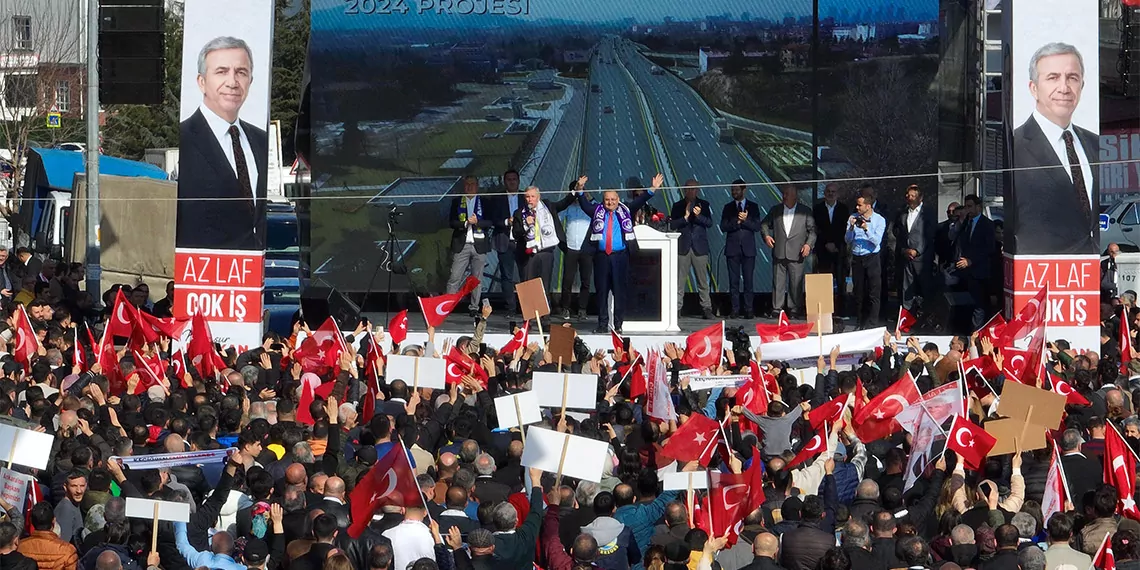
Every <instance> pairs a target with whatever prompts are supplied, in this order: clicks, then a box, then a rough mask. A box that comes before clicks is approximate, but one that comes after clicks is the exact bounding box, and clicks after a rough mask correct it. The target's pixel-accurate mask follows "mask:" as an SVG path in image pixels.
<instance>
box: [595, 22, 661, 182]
mask: <svg viewBox="0 0 1140 570" xmlns="http://www.w3.org/2000/svg"><path fill="white" fill-rule="evenodd" d="M611 61H612V62H614V63H603V62H611ZM589 82H590V84H591V86H592V85H597V86H598V88H599V89H600V92H596V93H595V92H594V91H593V90H592V87H591V88H590V89H591V91H590V92H589V93H588V94H587V101H586V128H585V132H584V135H585V145H584V147H583V148H584V151H585V154H584V155H583V163H582V166H583V170H584V172H585V174H586V175H587V176H589V177H590V181H589V182H588V183H587V184H586V186H587V188H590V189H594V188H624V187H625V182H626V180H627V179H629V178H630V177H633V176H636V177H637V178H638V179H640V180H641V182H642V184H643V185H648V184H649V182H650V180H652V178H653V176H654V175H655V174H656V173H657V172H658V170H659V169H660V166H658V165H657V162H656V159H655V157H654V155H653V147H652V145H651V144H650V142H649V126H648V124H647V123H646V121H645V119H644V117H643V116H642V112H641V106H640V105H638V103H637V98H636V96H635V93H634V91H633V86H632V85H631V84H630V82H629V78H628V76H627V75H626V74H625V72H624V71H622V68H621V66H620V65H618V64H617V63H616V61H615V53H614V50H613V47H612V44H611V42H610V41H609V40H603V41H602V42H601V43H599V44H598V46H597V55H595V57H594V59H593V61H592V62H591V64H590V81H589ZM607 106H608V107H611V108H612V109H613V111H612V112H611V113H606V112H605V108H606V107H607ZM598 198H599V197H598V196H595V199H598Z"/></svg>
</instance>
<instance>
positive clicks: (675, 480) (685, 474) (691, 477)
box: [662, 471, 709, 491]
mask: <svg viewBox="0 0 1140 570" xmlns="http://www.w3.org/2000/svg"><path fill="white" fill-rule="evenodd" d="M662 482H663V483H664V484H665V490H666V491H688V490H689V489H708V488H709V473H708V471H681V472H677V473H666V474H665V477H664V478H663V479H662Z"/></svg>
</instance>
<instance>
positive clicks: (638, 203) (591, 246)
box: [577, 192, 653, 255]
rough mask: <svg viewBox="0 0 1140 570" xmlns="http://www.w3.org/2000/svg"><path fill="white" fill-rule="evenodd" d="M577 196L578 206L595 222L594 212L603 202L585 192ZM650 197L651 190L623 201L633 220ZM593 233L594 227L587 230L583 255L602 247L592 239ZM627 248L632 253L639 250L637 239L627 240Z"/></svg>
mask: <svg viewBox="0 0 1140 570" xmlns="http://www.w3.org/2000/svg"><path fill="white" fill-rule="evenodd" d="M577 198H578V207H580V208H582V211H583V212H585V213H586V215H587V216H590V218H591V222H590V223H591V224H593V217H594V213H595V212H597V210H598V208H601V207H602V203H601V202H595V201H593V200H592V199H590V198H588V197H587V196H586V195H585V194H578V195H577ZM650 198H653V194H651V193H649V192H642V193H641V194H639V195H638V196H637V197H636V198H634V199H633V200H630V201H628V202H623V203H624V204H625V206H626V207H627V208H629V216H630V219H631V220H632V219H633V216H635V215H636V214H637V211H638V210H640V209H641V207H642V206H644V205H645V204H646V203H647V202H649V199H650ZM620 229H621V228H615V230H616V231H620ZM591 235H593V228H591V229H590V230H589V231H587V232H586V241H585V243H583V244H582V250H581V251H582V254H583V255H594V254H595V253H597V252H598V248H599V247H601V246H600V245H599V242H596V241H594V240H592V239H590V236H591ZM625 248H626V250H627V251H629V253H631V254H632V253H636V252H637V240H626V242H625Z"/></svg>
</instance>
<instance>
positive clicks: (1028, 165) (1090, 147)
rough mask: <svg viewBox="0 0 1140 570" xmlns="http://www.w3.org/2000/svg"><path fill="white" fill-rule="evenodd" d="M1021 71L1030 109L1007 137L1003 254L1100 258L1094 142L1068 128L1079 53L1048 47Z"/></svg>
mask: <svg viewBox="0 0 1140 570" xmlns="http://www.w3.org/2000/svg"><path fill="white" fill-rule="evenodd" d="M1029 69H1030V74H1029V93H1030V95H1032V96H1033V98H1034V99H1035V100H1036V101H1037V104H1036V105H1035V107H1034V109H1033V114H1032V115H1030V116H1029V117H1028V118H1027V119H1026V120H1025V122H1024V123H1022V125H1021V126H1020V127H1017V129H1016V130H1014V132H1013V168H1014V172H1013V187H1012V188H1010V189H1007V190H1006V193H1007V194H1006V196H1007V197H1006V219H1007V223H1009V229H1010V232H1009V234H1010V235H1009V238H1008V239H1006V251H1009V252H1011V253H1016V254H1019V255H1025V254H1045V255H1057V254H1070V255H1072V254H1097V253H1100V248H1099V246H1098V242H1099V239H1100V227H1099V215H1098V214H1099V211H1098V210H1099V205H1100V193H1099V192H1098V186H1097V185H1098V180H1097V179H1098V175H1099V169H1097V168H1094V167H1093V166H1092V163H1094V162H1095V161H1096V160H1097V159H1098V156H1099V149H1100V139H1099V137H1097V135H1096V133H1094V132H1092V131H1089V130H1087V129H1083V128H1081V127H1079V126H1077V125H1075V124H1074V123H1073V115H1074V113H1075V112H1076V110H1077V106H1078V105H1079V104H1080V102H1081V92H1082V90H1083V89H1084V84H1085V78H1086V75H1085V66H1084V62H1083V60H1082V59H1081V54H1080V52H1078V51H1077V48H1075V47H1073V46H1071V45H1069V44H1064V43H1059V42H1056V43H1049V44H1046V45H1044V46H1041V48H1039V49H1038V50H1037V51H1036V52H1035V53H1034V54H1033V56H1032V57H1031V58H1030V60H1029ZM1093 76H1094V77H1095V74H1093ZM1094 118H1095V116H1094ZM1011 198H1012V199H1011Z"/></svg>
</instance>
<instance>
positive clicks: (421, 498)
mask: <svg viewBox="0 0 1140 570" xmlns="http://www.w3.org/2000/svg"><path fill="white" fill-rule="evenodd" d="M396 441H397V443H398V444H399V446H400V450H402V451H403V452H404V459H407V460H408V467H411V466H412V456H411V455H410V454H409V453H408V448H407V446H405V445H404V440H402V439H400V440H396ZM411 471H412V473H413V474H415V472H416V470H415V469H414V468H413V469H411ZM412 480H413V481H415V478H414V477H413V479H412ZM416 492H418V493H419V494H420V500H421V501H423V502H424V515H425V516H427V520H428V521H431V512H429V511H428V498H427V495H425V494H424V490H423V489H421V488H420V483H419V481H416Z"/></svg>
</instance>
